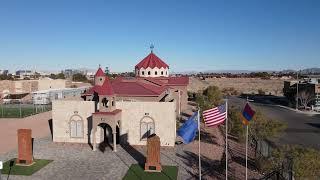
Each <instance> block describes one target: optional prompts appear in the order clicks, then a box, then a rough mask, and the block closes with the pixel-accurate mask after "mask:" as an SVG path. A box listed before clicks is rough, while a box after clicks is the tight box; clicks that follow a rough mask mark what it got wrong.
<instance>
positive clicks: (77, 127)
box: [70, 115, 83, 138]
mask: <svg viewBox="0 0 320 180" xmlns="http://www.w3.org/2000/svg"><path fill="white" fill-rule="evenodd" d="M70 137H72V138H83V121H82V118H81V117H80V116H79V115H74V116H72V117H71V120H70Z"/></svg>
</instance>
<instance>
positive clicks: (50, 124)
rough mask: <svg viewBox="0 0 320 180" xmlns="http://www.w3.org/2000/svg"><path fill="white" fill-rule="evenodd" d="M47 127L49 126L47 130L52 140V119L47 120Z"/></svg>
mask: <svg viewBox="0 0 320 180" xmlns="http://www.w3.org/2000/svg"><path fill="white" fill-rule="evenodd" d="M48 125H49V129H50V133H51V140H53V129H52V128H53V127H52V119H49V120H48Z"/></svg>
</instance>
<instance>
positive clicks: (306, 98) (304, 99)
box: [298, 91, 314, 109]
mask: <svg viewBox="0 0 320 180" xmlns="http://www.w3.org/2000/svg"><path fill="white" fill-rule="evenodd" d="M313 99H314V97H313V96H312V94H311V93H308V92H307V91H301V92H300V93H299V94H298V100H300V102H301V104H302V105H303V107H304V109H307V107H308V104H309V103H310V102H311V101H312V100H313Z"/></svg>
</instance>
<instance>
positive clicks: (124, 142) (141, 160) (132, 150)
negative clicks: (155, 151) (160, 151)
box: [120, 134, 146, 169]
mask: <svg viewBox="0 0 320 180" xmlns="http://www.w3.org/2000/svg"><path fill="white" fill-rule="evenodd" d="M120 141H121V143H120V146H121V147H122V148H123V149H124V150H125V151H126V152H127V153H128V154H130V156H131V157H133V158H134V159H135V160H136V161H137V162H138V164H139V165H140V166H141V167H142V168H143V169H144V164H145V162H146V157H145V156H144V155H143V154H142V153H141V152H140V151H138V150H136V149H135V148H134V147H132V146H131V145H130V144H129V142H128V134H123V135H121V136H120Z"/></svg>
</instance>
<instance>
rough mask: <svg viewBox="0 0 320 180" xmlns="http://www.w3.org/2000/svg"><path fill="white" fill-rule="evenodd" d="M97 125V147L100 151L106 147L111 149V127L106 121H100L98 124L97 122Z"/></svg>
mask: <svg viewBox="0 0 320 180" xmlns="http://www.w3.org/2000/svg"><path fill="white" fill-rule="evenodd" d="M98 126H99V129H100V142H99V146H98V149H99V150H100V151H101V152H105V151H106V148H110V149H113V146H112V144H113V134H112V133H113V132H112V128H111V127H110V125H108V124H107V123H100V124H98Z"/></svg>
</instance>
